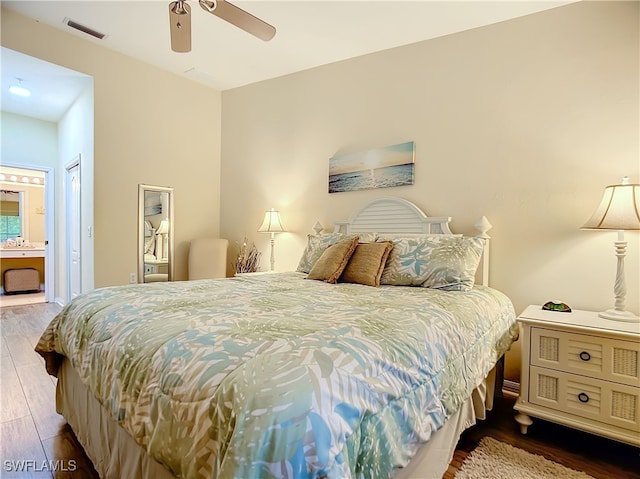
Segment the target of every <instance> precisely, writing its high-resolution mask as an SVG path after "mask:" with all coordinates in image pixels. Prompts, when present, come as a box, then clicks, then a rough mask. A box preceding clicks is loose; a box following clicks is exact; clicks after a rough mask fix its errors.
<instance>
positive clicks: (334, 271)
mask: <svg viewBox="0 0 640 479" xmlns="http://www.w3.org/2000/svg"><path fill="white" fill-rule="evenodd" d="M356 246H358V237H357V236H354V237H353V238H350V239H346V240H342V241H338V242H337V243H336V244H334V245H331V246H329V247H328V248H327V249H325V250H324V253H322V255H321V256H320V258H318V261H316V263H315V264H314V265H313V268H311V271H309V275H308V276H307V278H308V279H318V280H322V281H326V282H327V283H335V282H336V281H337V279H338V278H339V277H340V275H341V274H342V271H343V270H344V268H345V267H346V266H347V263H348V262H349V258H351V255H352V254H353V252H354V251H355V249H356Z"/></svg>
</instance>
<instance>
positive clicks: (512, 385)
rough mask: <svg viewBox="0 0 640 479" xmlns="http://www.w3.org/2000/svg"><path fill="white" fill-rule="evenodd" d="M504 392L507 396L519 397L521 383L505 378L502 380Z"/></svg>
mask: <svg viewBox="0 0 640 479" xmlns="http://www.w3.org/2000/svg"><path fill="white" fill-rule="evenodd" d="M502 394H504V395H505V396H511V397H518V396H519V395H520V383H517V382H515V381H511V380H510V379H505V380H504V381H503V382H502Z"/></svg>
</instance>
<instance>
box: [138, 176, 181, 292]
mask: <svg viewBox="0 0 640 479" xmlns="http://www.w3.org/2000/svg"><path fill="white" fill-rule="evenodd" d="M173 244H174V243H173V188H170V187H166V186H151V185H143V184H140V185H138V282H139V283H155V282H159V281H172V280H173V268H174V264H173V263H174V246H173Z"/></svg>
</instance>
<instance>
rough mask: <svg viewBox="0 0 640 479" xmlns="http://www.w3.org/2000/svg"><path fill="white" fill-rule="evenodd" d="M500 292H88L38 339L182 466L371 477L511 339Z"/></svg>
mask: <svg viewBox="0 0 640 479" xmlns="http://www.w3.org/2000/svg"><path fill="white" fill-rule="evenodd" d="M515 333H516V327H515V314H514V310H513V306H512V304H511V302H510V301H509V299H508V298H507V297H506V296H505V295H503V294H502V293H500V292H498V291H496V290H493V289H490V288H486V287H481V286H476V287H475V288H473V289H472V290H471V291H469V292H445V291H438V290H433V289H428V288H415V287H401V286H383V287H380V288H372V287H368V286H362V285H357V284H327V283H323V282H318V281H312V280H306V279H304V275H303V274H301V273H281V274H272V275H254V276H251V275H249V276H241V277H236V278H231V279H221V280H204V281H193V282H174V283H162V284H161V283H151V284H146V285H136V286H119V287H110V288H103V289H98V290H94V291H91V292H89V293H87V294H84V295H82V296H80V297H78V298H76V299H75V300H74V301H73V302H71V303H70V304H69V305H68V306H67V307H66V308H64V309H63V311H62V312H61V313H60V314H59V315H58V316H57V317H56V318H55V319H54V320H53V321H52V323H51V324H50V326H49V327H48V329H47V330H46V331H45V333H44V334H43V336H42V338H41V339H40V342H39V343H38V346H37V348H36V349H37V350H38V352H40V353H41V354H42V355H43V356H44V357H45V359H46V360H47V367H48V369H49V371H50V372H51V373H55V372H56V371H55V370H56V365H57V364H58V362H59V360H60V355H64V356H66V357H68V358H69V359H70V360H71V363H72V365H73V367H74V368H75V369H76V371H77V372H78V374H79V375H80V378H81V380H82V381H83V382H84V383H85V385H87V386H88V387H89V388H90V390H91V391H92V392H93V393H94V394H95V396H96V398H97V399H98V400H99V401H100V403H101V404H102V406H103V407H104V408H105V409H106V410H107V411H108V412H109V414H111V416H112V417H113V419H114V420H116V421H117V422H118V423H119V424H120V425H121V426H122V427H123V428H124V429H125V430H126V431H127V432H128V433H129V434H130V435H131V437H133V438H134V439H135V441H136V442H137V443H138V444H140V446H141V447H143V448H144V449H145V450H146V451H147V452H148V453H149V454H150V455H151V456H152V457H153V458H155V459H156V460H157V461H159V462H160V463H162V464H164V465H165V466H166V467H167V468H168V469H170V470H171V471H172V472H173V473H174V474H175V475H176V476H177V477H181V478H242V479H252V478H272V477H273V478H276V477H286V478H324V477H327V478H375V479H379V478H384V477H389V476H390V475H391V474H392V471H393V469H394V468H395V467H398V466H402V465H406V464H407V462H408V461H409V459H410V457H411V456H412V455H413V454H414V452H415V451H416V449H417V447H418V444H419V443H421V442H424V441H427V440H428V439H429V437H430V436H431V434H433V433H434V432H435V431H436V430H437V429H438V428H439V427H440V426H442V424H443V423H444V422H445V421H446V420H447V418H448V417H449V416H450V415H451V414H453V413H454V412H455V411H456V410H457V409H458V407H459V406H460V404H461V403H462V401H463V400H464V399H466V398H467V397H468V396H469V395H470V394H471V392H472V390H473V389H474V388H475V387H476V386H477V385H478V384H479V383H480V382H481V380H482V379H483V378H484V377H485V376H486V374H487V373H488V372H489V371H490V370H491V368H492V367H493V365H494V363H495V362H496V360H497V359H498V358H499V357H500V356H501V355H502V354H503V353H504V352H505V351H506V350H507V348H508V347H509V346H510V344H511V342H512V341H513V338H514V337H515Z"/></svg>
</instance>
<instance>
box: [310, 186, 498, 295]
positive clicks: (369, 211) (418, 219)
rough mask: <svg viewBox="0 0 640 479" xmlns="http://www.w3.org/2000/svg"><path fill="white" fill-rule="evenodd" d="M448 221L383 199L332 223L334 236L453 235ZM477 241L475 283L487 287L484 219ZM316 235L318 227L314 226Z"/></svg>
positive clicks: (402, 201)
mask: <svg viewBox="0 0 640 479" xmlns="http://www.w3.org/2000/svg"><path fill="white" fill-rule="evenodd" d="M450 221H451V217H447V216H441V217H428V216H427V215H426V214H424V212H423V211H422V210H421V209H420V208H418V207H417V206H416V205H414V204H413V203H411V202H410V201H407V200H405V199H402V198H397V197H383V198H376V199H374V200H371V201H368V202H367V203H365V204H364V205H362V206H361V207H360V208H359V209H358V210H357V211H356V212H355V213H354V214H353V215H352V216H351V218H349V219H348V220H341V221H336V222H335V228H334V233H413V234H415V233H425V234H453V233H452V232H451V230H450V229H449V222H450ZM474 226H475V228H476V230H477V231H478V234H476V236H477V237H479V238H482V239H484V240H485V247H484V252H483V254H482V259H481V261H480V267H479V268H478V273H477V274H476V281H477V282H479V283H480V284H483V285H485V286H488V285H489V243H490V241H489V240H490V238H491V237H490V236H489V235H488V234H487V231H489V230H490V229H491V223H489V221H488V220H487V218H486V217H485V216H483V217H482V218H480V220H479V221H478V222H477V223H476V224H475V225H474ZM314 229H315V230H316V232H317V233H319V232H320V231H322V226H321V225H319V224H318V223H316V226H314Z"/></svg>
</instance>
